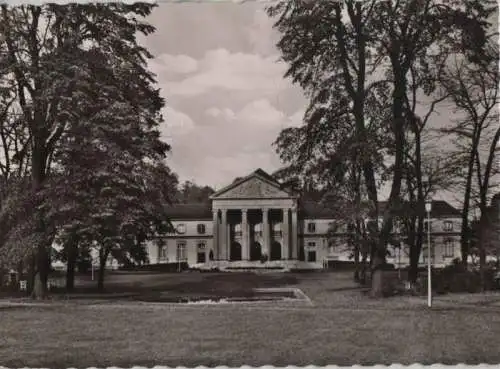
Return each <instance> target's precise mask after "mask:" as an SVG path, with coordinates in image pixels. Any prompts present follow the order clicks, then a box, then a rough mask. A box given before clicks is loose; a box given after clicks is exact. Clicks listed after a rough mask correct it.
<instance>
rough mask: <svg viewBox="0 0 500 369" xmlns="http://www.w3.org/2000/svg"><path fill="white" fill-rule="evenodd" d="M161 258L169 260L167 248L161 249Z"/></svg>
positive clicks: (162, 247)
mask: <svg viewBox="0 0 500 369" xmlns="http://www.w3.org/2000/svg"><path fill="white" fill-rule="evenodd" d="M160 258H161V259H166V258H167V246H161V249H160Z"/></svg>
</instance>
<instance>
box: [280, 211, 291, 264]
mask: <svg viewBox="0 0 500 369" xmlns="http://www.w3.org/2000/svg"><path fill="white" fill-rule="evenodd" d="M281 232H282V240H283V241H282V245H281V258H282V259H284V260H288V259H290V252H289V251H290V223H289V219H288V209H283V222H282V226H281Z"/></svg>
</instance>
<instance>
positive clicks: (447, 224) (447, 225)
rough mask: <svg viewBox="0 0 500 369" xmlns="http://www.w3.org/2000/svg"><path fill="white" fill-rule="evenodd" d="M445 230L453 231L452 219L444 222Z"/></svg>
mask: <svg viewBox="0 0 500 369" xmlns="http://www.w3.org/2000/svg"><path fill="white" fill-rule="evenodd" d="M443 230H444V231H446V232H451V231H453V222H452V221H450V220H446V221H445V222H444V224H443Z"/></svg>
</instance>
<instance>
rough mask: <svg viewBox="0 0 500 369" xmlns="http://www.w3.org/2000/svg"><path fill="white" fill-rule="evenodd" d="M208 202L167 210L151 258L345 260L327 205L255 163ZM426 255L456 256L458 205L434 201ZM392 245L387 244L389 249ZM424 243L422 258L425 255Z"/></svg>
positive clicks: (281, 263)
mask: <svg viewBox="0 0 500 369" xmlns="http://www.w3.org/2000/svg"><path fill="white" fill-rule="evenodd" d="M210 200H211V204H182V205H181V204H179V205H175V206H172V207H171V208H170V210H169V212H170V213H169V215H170V217H171V220H172V223H173V225H174V227H175V229H176V232H175V233H172V234H169V235H167V236H166V237H164V238H163V240H162V244H160V245H157V244H156V243H151V244H149V245H148V252H149V260H150V263H152V264H154V263H168V262H187V263H188V264H189V265H191V266H192V265H197V266H199V267H203V266H206V267H213V266H218V267H219V268H230V267H248V266H262V264H263V263H264V264H265V265H266V266H270V267H284V268H292V267H293V268H301V267H304V268H322V267H323V266H324V265H325V264H326V263H327V262H328V261H329V260H348V259H349V258H350V251H349V250H348V249H347V247H346V245H345V244H344V243H343V242H342V240H343V239H345V237H343V236H345V232H346V230H345V229H342V227H340V228H337V231H336V232H337V233H336V235H338V240H337V242H336V240H335V239H332V237H328V236H327V233H328V231H329V229H330V227H331V226H332V224H334V222H335V217H334V215H333V214H332V212H331V211H330V210H329V209H327V208H325V207H323V206H321V204H319V203H315V202H311V201H301V200H300V199H299V197H298V196H297V195H296V194H294V193H293V191H291V189H289V188H286V187H284V186H283V185H282V184H281V183H279V182H278V181H277V180H276V179H274V178H273V177H272V176H271V175H269V174H268V173H266V172H265V171H263V170H262V169H258V170H256V171H254V172H253V173H251V174H249V175H248V176H246V177H244V178H241V179H238V180H235V181H234V182H233V183H232V184H230V185H228V186H226V187H224V188H222V189H221V190H219V191H217V192H216V193H215V194H213V195H212V196H211V199H210ZM431 214H432V221H431V233H432V247H431V257H432V258H433V263H434V264H435V265H436V266H442V265H445V264H448V263H450V262H451V261H452V260H453V259H454V258H457V257H459V256H460V247H459V235H460V212H459V211H458V210H457V209H455V208H453V207H452V206H451V205H449V204H448V203H446V202H444V201H434V202H433V210H432V213H431ZM389 251H390V252H391V250H389ZM407 254H408V252H407V250H406V249H405V247H404V246H403V248H402V250H401V251H398V250H392V253H391V256H390V257H389V261H390V262H393V263H395V264H398V263H399V264H402V265H405V264H407V263H408V255H407ZM426 258H427V249H425V250H424V252H423V253H422V259H421V262H422V263H424V262H426Z"/></svg>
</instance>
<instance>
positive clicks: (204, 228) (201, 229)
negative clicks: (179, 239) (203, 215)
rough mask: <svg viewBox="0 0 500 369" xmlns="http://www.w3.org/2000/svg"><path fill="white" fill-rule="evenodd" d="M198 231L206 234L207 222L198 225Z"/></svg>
mask: <svg viewBox="0 0 500 369" xmlns="http://www.w3.org/2000/svg"><path fill="white" fill-rule="evenodd" d="M196 231H197V232H198V234H205V232H206V227H205V224H198V225H197V226H196Z"/></svg>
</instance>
